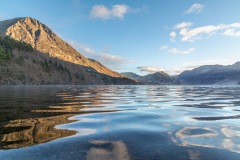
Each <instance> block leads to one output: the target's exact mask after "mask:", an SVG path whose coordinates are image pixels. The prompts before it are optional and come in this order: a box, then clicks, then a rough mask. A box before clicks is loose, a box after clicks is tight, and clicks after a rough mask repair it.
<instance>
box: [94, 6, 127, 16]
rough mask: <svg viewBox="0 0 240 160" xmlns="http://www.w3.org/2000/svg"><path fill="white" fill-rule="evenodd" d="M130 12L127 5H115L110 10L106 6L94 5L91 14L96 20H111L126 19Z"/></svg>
mask: <svg viewBox="0 0 240 160" xmlns="http://www.w3.org/2000/svg"><path fill="white" fill-rule="evenodd" d="M129 10H130V7H128V6H127V5H125V4H116V5H113V6H112V8H108V7H106V6H105V5H102V4H100V5H94V6H93V7H92V9H91V12H90V17H91V18H96V19H104V20H106V19H111V18H118V19H122V18H124V16H125V14H127V13H128V12H129Z"/></svg>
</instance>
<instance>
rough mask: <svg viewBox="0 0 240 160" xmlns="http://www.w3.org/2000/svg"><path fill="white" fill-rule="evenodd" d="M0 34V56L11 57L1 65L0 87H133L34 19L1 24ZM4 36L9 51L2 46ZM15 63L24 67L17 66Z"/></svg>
mask: <svg viewBox="0 0 240 160" xmlns="http://www.w3.org/2000/svg"><path fill="white" fill-rule="evenodd" d="M0 34H1V37H2V38H1V41H2V45H1V48H2V52H9V53H10V58H9V59H5V60H4V59H3V60H2V62H1V63H0V74H1V76H0V84H136V82H135V81H134V80H132V79H129V78H127V77H126V76H124V75H122V74H119V73H117V72H115V71H112V70H110V69H108V68H107V67H105V66H104V65H102V64H100V63H99V62H97V61H95V60H90V59H88V58H86V57H84V56H83V55H81V54H80V53H79V52H77V51H76V50H75V49H74V48H73V47H71V46H70V45H69V44H68V43H66V42H65V41H63V40H62V39H61V38H60V37H58V36H57V35H56V34H55V33H54V32H53V31H51V30H50V29H49V28H48V27H47V26H46V25H44V24H42V23H41V22H39V21H38V20H36V19H33V18H30V17H26V18H16V19H11V20H6V21H1V22H0ZM5 36H7V38H8V40H9V43H8V45H12V46H11V49H9V48H7V46H6V45H5V46H4V45H3V44H4V43H5V42H4V41H5V40H6V37H5ZM4 37H5V38H4ZM18 42H21V43H23V42H24V43H26V44H29V45H30V46H31V47H32V50H28V51H25V50H22V49H21V48H17V47H16V45H18ZM11 43H12V44H11ZM18 59H21V61H22V62H23V63H21V64H19V63H17V61H18Z"/></svg>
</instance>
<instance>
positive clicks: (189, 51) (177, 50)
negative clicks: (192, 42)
mask: <svg viewBox="0 0 240 160" xmlns="http://www.w3.org/2000/svg"><path fill="white" fill-rule="evenodd" d="M160 50H167V51H168V52H169V53H173V54H190V53H192V52H194V51H195V50H196V49H195V48H189V49H185V50H181V49H177V48H169V47H168V46H161V47H160Z"/></svg>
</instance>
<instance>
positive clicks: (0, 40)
mask: <svg viewBox="0 0 240 160" xmlns="http://www.w3.org/2000/svg"><path fill="white" fill-rule="evenodd" d="M15 49H17V50H18V51H25V52H33V48H32V46H31V45H30V44H27V43H25V42H20V41H16V40H14V39H12V38H10V37H8V36H5V37H1V36H0V63H2V62H5V61H7V60H10V59H11V57H12V52H13V50H15ZM23 62H24V60H23V57H19V58H18V60H17V63H19V64H23Z"/></svg>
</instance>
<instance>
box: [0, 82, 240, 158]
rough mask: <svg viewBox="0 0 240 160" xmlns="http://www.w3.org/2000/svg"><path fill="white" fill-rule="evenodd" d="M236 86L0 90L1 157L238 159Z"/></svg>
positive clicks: (239, 105) (239, 116) (239, 137)
mask: <svg viewBox="0 0 240 160" xmlns="http://www.w3.org/2000/svg"><path fill="white" fill-rule="evenodd" d="M239 119H240V87H239V86H25V87H1V88H0V140H1V142H0V159H3V160H5V159H7V160H25V159H28V160H30V159H34V160H38V159H39V160H42V159H46V160H48V159H49V160H55V159H56V160H61V159H62V160H75V159H77V160H82V159H87V160H96V159H98V160H106V159H113V160H123V159H126V160H130V159H131V160H146V159H149V160H155V159H156V160H158V159H163V160H165V159H166V160H167V159H174V160H188V159H189V160H201V159H204V160H205V159H206V160H213V159H214V160H223V159H229V160H239V157H240V125H239V124H240V120H239Z"/></svg>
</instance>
